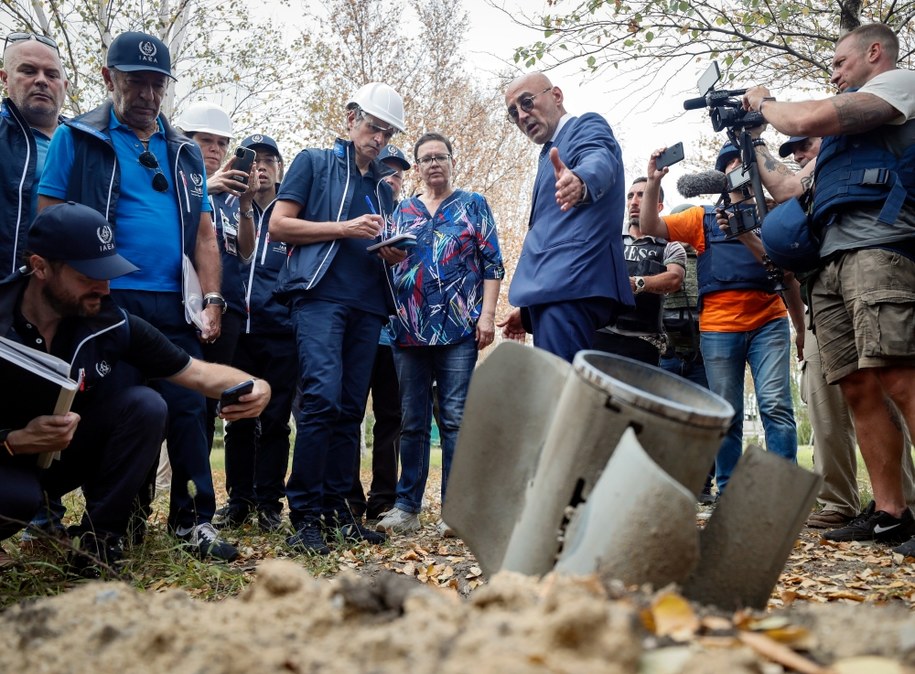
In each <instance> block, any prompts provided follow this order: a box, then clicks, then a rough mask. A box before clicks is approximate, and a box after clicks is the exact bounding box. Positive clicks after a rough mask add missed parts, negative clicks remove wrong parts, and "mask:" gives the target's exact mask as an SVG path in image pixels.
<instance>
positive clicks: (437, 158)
mask: <svg viewBox="0 0 915 674" xmlns="http://www.w3.org/2000/svg"><path fill="white" fill-rule="evenodd" d="M449 159H451V155H450V154H432V155H429V156H428V157H420V158H419V159H417V160H416V163H417V164H422V165H423V166H428V165H429V164H431V163H432V162H435V163H436V164H444V163H445V162H446V161H448V160H449Z"/></svg>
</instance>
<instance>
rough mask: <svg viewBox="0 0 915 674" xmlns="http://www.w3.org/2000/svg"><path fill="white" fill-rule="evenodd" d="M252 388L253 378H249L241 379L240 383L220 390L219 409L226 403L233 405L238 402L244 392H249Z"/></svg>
mask: <svg viewBox="0 0 915 674" xmlns="http://www.w3.org/2000/svg"><path fill="white" fill-rule="evenodd" d="M253 390H254V380H253V379H249V380H248V381H243V382H242V383H241V384H236V385H235V386H232V387H231V388H227V389H226V390H225V391H223V392H222V395H220V396H219V409H220V410H221V409H222V408H223V407H225V406H226V405H234V404H236V403H237V402H239V400H238V399H239V398H241V397H242V396H243V395H245V394H246V393H251V391H253Z"/></svg>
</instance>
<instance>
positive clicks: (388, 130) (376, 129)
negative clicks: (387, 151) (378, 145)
mask: <svg viewBox="0 0 915 674" xmlns="http://www.w3.org/2000/svg"><path fill="white" fill-rule="evenodd" d="M358 115H359V119H361V120H362V121H363V122H365V125H366V126H367V127H369V130H370V131H371V132H372V135H373V136H374V135H377V134H379V133H380V134H381V136H382V138H384V142H385V143H388V142H390V140H391V139H392V138H393V137H394V134H395V133H396V132H397V129H395V128H394V127H393V126H378V125H377V124H374V123H373V122H372V121H371V120H370V119H369V116H368V115H367V114H366V112H365V111H364V110H361V109H360V110H359V111H358Z"/></svg>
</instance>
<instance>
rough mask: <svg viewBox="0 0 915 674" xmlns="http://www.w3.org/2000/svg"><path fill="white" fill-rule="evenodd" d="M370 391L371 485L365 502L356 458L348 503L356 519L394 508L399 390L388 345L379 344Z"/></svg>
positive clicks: (392, 354) (397, 453)
mask: <svg viewBox="0 0 915 674" xmlns="http://www.w3.org/2000/svg"><path fill="white" fill-rule="evenodd" d="M369 387H370V390H371V392H372V411H373V412H374V415H375V425H374V426H373V427H372V485H371V487H370V488H369V496H368V499H366V497H365V492H364V491H363V490H362V482H361V481H360V479H359V468H360V463H361V462H360V460H359V458H360V457H359V455H358V454H357V455H356V474H355V480H353V488H352V490H351V491H350V493H349V494H348V495H347V497H346V500H347V501H349V504H350V508H351V509H352V510H353V512H354V513H356V514H357V515H361V514H365V513H368V514H369V515H370V516H373V517H374V516H377V515H378V514H380V513H381V511H382V510H387V509H388V508H390V507H392V506H393V505H394V499H395V498H396V496H397V463H398V460H399V458H400V421H401V415H400V387H399V386H398V384H397V370H396V368H395V367H394V351H393V349H392V348H391V347H390V346H388V345H387V344H379V345H378V350H377V351H376V352H375V363H374V365H373V366H372V380H371V383H370V385H369Z"/></svg>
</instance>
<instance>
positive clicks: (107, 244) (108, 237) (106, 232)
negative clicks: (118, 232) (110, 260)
mask: <svg viewBox="0 0 915 674" xmlns="http://www.w3.org/2000/svg"><path fill="white" fill-rule="evenodd" d="M95 235H96V236H97V237H98V240H99V241H100V242H101V244H102V245H101V246H99V248H98V249H99V250H112V249H113V248H114V232H112V231H111V227H110V226H109V225H102V226H101V227H99V228H98V229H96V230H95Z"/></svg>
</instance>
